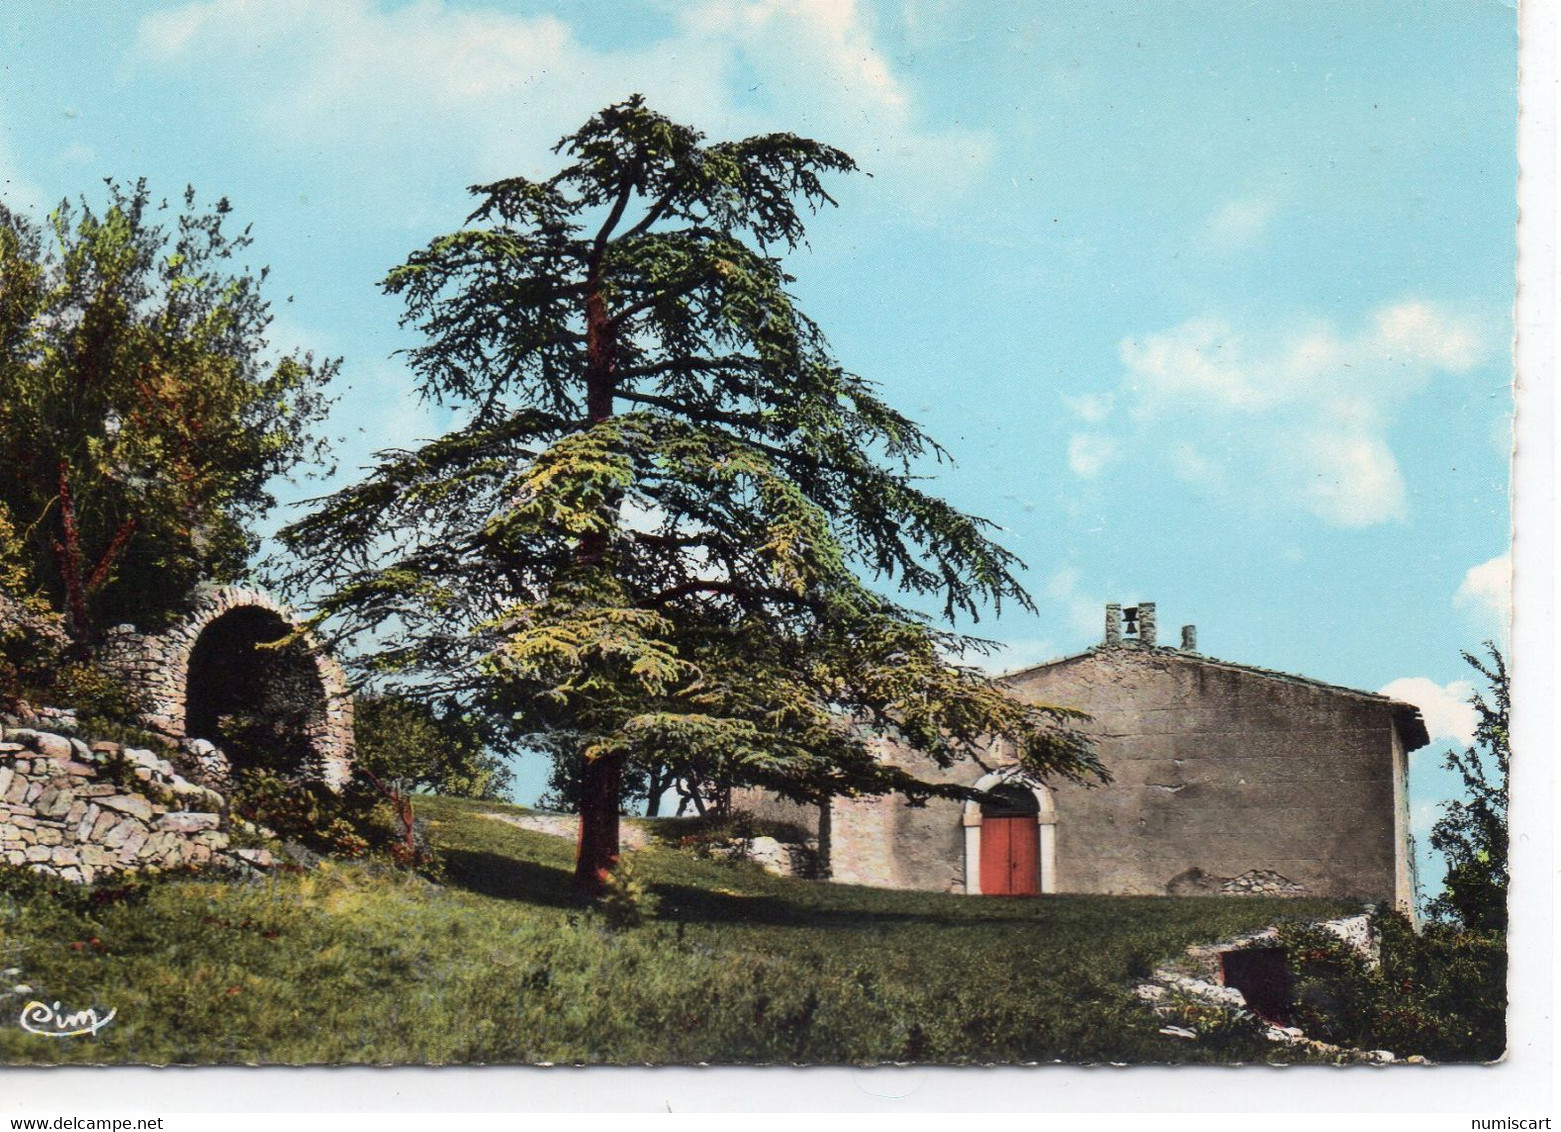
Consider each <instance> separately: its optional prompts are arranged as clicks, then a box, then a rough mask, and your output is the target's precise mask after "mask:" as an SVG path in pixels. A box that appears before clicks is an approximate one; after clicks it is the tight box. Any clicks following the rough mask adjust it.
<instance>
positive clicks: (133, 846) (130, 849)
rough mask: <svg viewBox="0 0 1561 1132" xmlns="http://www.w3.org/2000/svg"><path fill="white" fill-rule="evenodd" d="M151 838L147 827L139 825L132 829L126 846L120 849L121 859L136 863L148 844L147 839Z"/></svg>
mask: <svg viewBox="0 0 1561 1132" xmlns="http://www.w3.org/2000/svg"><path fill="white" fill-rule="evenodd" d="M150 836H151V835H150V834H149V833H147V831H146V827H145V826H140V825H137V826H134V827H132V828H131V830H130V834H129V836H127V837H126V838H125V841H124V844H123V845H121V846H120V847H119V859H120V860H121V861H127V862H128V861H134V860H135V859H136V858H137V857H138V856H140V854H141V847H142V846H143V845H145V844H146V842H147V838H148V837H150Z"/></svg>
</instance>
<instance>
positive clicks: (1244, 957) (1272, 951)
mask: <svg viewBox="0 0 1561 1132" xmlns="http://www.w3.org/2000/svg"><path fill="white" fill-rule="evenodd" d="M1220 977H1221V980H1222V981H1223V982H1224V984H1225V985H1226V986H1227V987H1235V988H1236V989H1237V990H1239V991H1240V992H1241V993H1242V996H1243V997H1245V998H1246V1000H1247V1005H1248V1006H1249V1007H1251V1008H1252V1012H1253V1013H1254V1014H1257V1015H1258V1016H1259V1017H1261V1018H1264V1019H1266V1020H1268V1021H1270V1022H1276V1023H1278V1024H1279V1025H1281V1026H1288V1025H1289V1024H1290V994H1291V991H1292V990H1293V988H1294V984H1293V982H1292V980H1291V977H1290V967H1289V965H1288V964H1287V963H1286V962H1285V953H1284V949H1283V948H1279V947H1245V948H1242V949H1240V950H1238V951H1226V952H1224V953H1223V954H1221V955H1220Z"/></svg>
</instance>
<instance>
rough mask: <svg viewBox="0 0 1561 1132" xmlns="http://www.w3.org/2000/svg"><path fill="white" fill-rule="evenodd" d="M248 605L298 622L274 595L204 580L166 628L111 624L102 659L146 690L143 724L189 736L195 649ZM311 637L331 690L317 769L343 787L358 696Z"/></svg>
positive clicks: (217, 775) (217, 774) (215, 777)
mask: <svg viewBox="0 0 1561 1132" xmlns="http://www.w3.org/2000/svg"><path fill="white" fill-rule="evenodd" d="M247 608H256V609H262V610H265V611H267V612H269V613H272V614H275V615H276V617H277V618H278V620H279V621H281V622H283V623H285V624H287V625H289V626H291V625H296V624H297V617H296V615H295V614H294V612H293V611H292V610H291V609H289V608H288V607H287V606H285V605H283V604H282V603H281V602H279V601H277V600H276V599H275V598H272V597H271V596H270V595H268V594H264V593H261V592H259V591H257V590H251V589H246V588H245V587H242V586H203V587H201V588H200V589H198V590H197V591H196V593H195V597H194V601H193V606H192V609H191V611H190V614H189V616H187V617H186V618H185V619H184V620H183V621H181V622H179V623H178V624H177V625H175V626H173V627H172V628H171V629H168V630H167V631H165V632H163V633H158V634H149V633H141V632H138V631H137V630H136V629H135V627H134V626H131V625H120V626H118V627H116V628H114V629H111V630H109V634H108V641H107V645H106V647H105V649H104V654H103V660H104V663H105V664H107V665H108V666H109V667H111V668H113V669H114V670H116V671H117V672H118V673H119V674H120V675H121V676H122V677H123V678H124V679H125V680H126V682H127V683H128V684H130V685H131V686H132V687H134V688H136V689H137V690H139V691H140V692H141V693H142V694H143V695H145V696H146V699H147V702H148V705H149V707H148V711H147V714H146V716H145V718H144V719H143V721H142V722H143V723H144V724H145V726H147V727H149V728H151V729H152V730H153V731H156V732H158V733H159V734H162V735H166V736H167V737H168V738H170V739H174V740H183V739H186V738H189V736H188V734H187V732H186V730H185V707H186V697H187V694H188V686H189V673H190V655H191V653H192V652H194V650H195V645H196V642H197V641H199V640H200V636H201V633H202V632H204V631H205V629H206V628H207V626H209V625H210V624H211V623H212V622H214V621H216V620H217V619H218V618H220V617H222V616H223V615H224V614H227V613H231V612H233V611H234V610H237V609H247ZM310 643H311V652H312V655H313V660H314V665H315V668H316V671H317V673H318V675H319V678H320V684H321V687H322V688H323V689H324V692H325V704H324V709H323V712H322V715H321V719H320V723H319V725H318V728H317V732H316V734H314V736H313V738H312V743H313V746H314V748H315V753H316V765H315V767H314V773H315V774H317V775H318V776H319V778H320V779H321V780H322V781H324V782H326V783H328V784H330V785H332V786H341V785H344V784H345V783H346V782H347V780H348V779H349V778H350V777H351V776H352V696H351V694H350V693H349V691H348V685H347V677H346V673H345V672H344V671H343V670H342V667H341V665H340V664H339V663H338V662H337V661H336V659H335V658H334V657H332V656H331V655H330V654H329V653H327V652H325V651H323V650H321V649H320V648H318V647H317V646H314V644H313V642H310ZM223 777H224V775H223V773H222V771H221V769H220V768H218V769H217V770H215V771H214V773H213V774H212V775H211V778H212V781H213V782H214V783H215V782H220V781H221V780H222V779H223Z"/></svg>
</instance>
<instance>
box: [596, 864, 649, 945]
mask: <svg viewBox="0 0 1561 1132" xmlns="http://www.w3.org/2000/svg"><path fill="white" fill-rule="evenodd" d="M660 903H661V901H660V900H659V899H658V898H657V897H656V895H655V894H654V893H653V892H651V890H650V884H649V883H648V882H647V881H646V880H645V878H644V877H643V876H641V875H640V873H639V868H638V866H637V865H636V864H635V855H634V854H633V853H625V854H623V856H621V857H619V858H618V860H617V863H616V864H614V865H613V867H612V868H611V869H609V870H608V872H607V877H606V879H605V880H604V881H603V884H602V894H601V896H599V897H597V899H596V909H597V911H599V912H600V913H601V914H602V919H603V920H604V921H605V922H606V924H607V926H608V928H610V929H611V930H613V931H623V930H625V929H627V928H637V927H639V926H640V925H641V924H643V923H644V922H645V921H646V920H648V919H651V918H652V917H654V916H655V914H656V908H657V907H658V906H659V905H660Z"/></svg>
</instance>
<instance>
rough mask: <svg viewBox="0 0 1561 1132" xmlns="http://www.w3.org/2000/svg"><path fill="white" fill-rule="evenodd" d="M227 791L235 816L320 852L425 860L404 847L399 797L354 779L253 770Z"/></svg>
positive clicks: (241, 775) (405, 861) (399, 860)
mask: <svg viewBox="0 0 1561 1132" xmlns="http://www.w3.org/2000/svg"><path fill="white" fill-rule="evenodd" d="M236 777H237V782H236V784H235V787H234V789H233V791H232V792H231V793H230V794H229V797H228V802H229V808H230V810H231V811H232V813H233V814H234V816H236V817H239V818H242V819H244V820H245V821H248V822H250V823H252V824H254V825H256V826H261V827H264V828H266V829H269V830H271V831H272V832H273V833H275V834H276V835H277V837H279V838H280V839H282V840H284V841H292V842H296V843H297V844H299V845H302V846H303V847H304V848H305V849H308V850H310V851H311V852H314V853H319V854H321V855H322V856H329V857H339V858H343V859H347V860H352V859H357V858H365V857H369V856H371V855H373V856H379V857H384V858H388V859H390V860H391V861H393V862H395V863H397V864H411V865H421V864H424V863H425V858H426V853H422V852H420V851H417V850H414V851H413V852H412V853H411V854H408V853H407V852H406V851H405V849H404V846H405V842H406V835H407V829H406V826H405V823H404V821H403V819H402V816H401V814H400V813H398V810H397V805H396V799H395V798H393V797H390V796H387V794H385V793H382V792H381V791H379V790H377V789H375V788H374V787H373V785H371V784H370V783H369V782H366V781H362V780H360V779H356V778H355V779H354V780H353V781H352V782H350V783H348V785H347V786H346V787H344V788H342V789H341V790H340V791H335V790H332V789H331V788H330V787H328V786H326V785H324V784H323V783H320V782H315V781H297V780H292V779H288V778H284V777H282V776H281V775H278V774H276V773H274V772H272V771H269V770H264V769H250V770H245V771H242V772H239V773H238V774H237V776H236Z"/></svg>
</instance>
